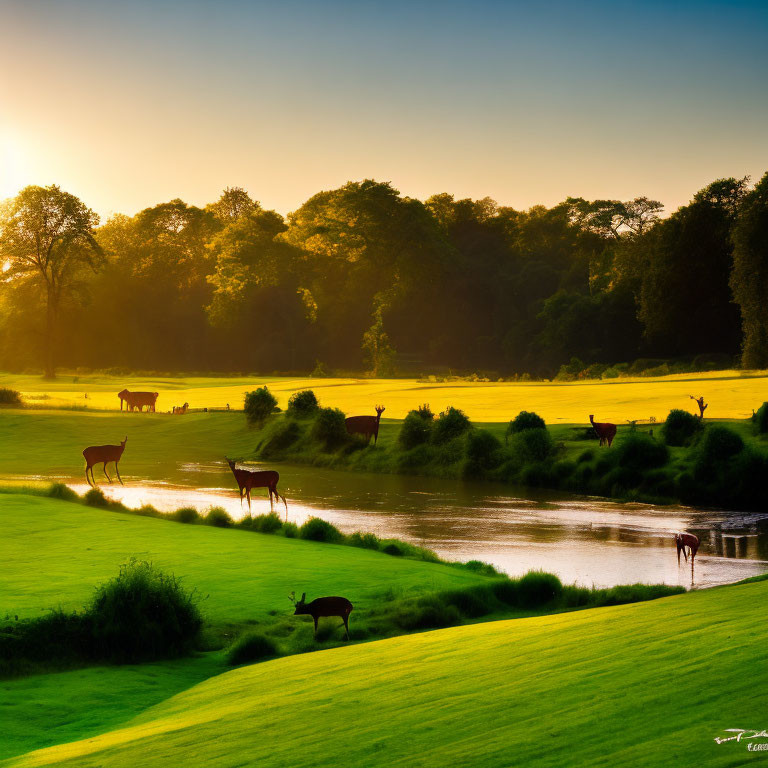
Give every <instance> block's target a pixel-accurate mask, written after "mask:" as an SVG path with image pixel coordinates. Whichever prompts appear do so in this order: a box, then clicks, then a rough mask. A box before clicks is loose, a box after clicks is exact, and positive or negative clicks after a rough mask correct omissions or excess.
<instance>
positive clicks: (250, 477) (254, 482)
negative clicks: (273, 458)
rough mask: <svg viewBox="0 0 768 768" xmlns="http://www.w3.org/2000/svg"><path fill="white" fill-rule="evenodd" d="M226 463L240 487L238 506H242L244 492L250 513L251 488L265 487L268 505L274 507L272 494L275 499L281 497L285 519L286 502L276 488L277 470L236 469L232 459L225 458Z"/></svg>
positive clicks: (286, 511)
mask: <svg viewBox="0 0 768 768" xmlns="http://www.w3.org/2000/svg"><path fill="white" fill-rule="evenodd" d="M227 464H229V468H230V469H231V470H232V474H233V475H234V476H235V480H237V485H238V487H239V488H240V506H241V507H242V506H243V493H245V495H246V498H247V499H248V514H250V513H251V489H253V488H266V489H267V490H268V491H269V506H270V507H271V508H272V509H274V504H273V501H272V495H273V494H274V496H275V499H277V501H280V499H282V500H283V504H285V519H286V520H287V519H288V502H287V501H286V500H285V496H283V495H282V494H280V493H278V490H277V482H278V480H280V474H279V473H278V472H275V470H274V469H262V470H256V469H238V468H237V467H236V466H235V462H234V461H232V459H227Z"/></svg>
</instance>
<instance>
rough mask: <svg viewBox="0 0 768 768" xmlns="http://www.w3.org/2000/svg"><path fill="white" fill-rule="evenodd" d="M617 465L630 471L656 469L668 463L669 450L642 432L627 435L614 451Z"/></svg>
mask: <svg viewBox="0 0 768 768" xmlns="http://www.w3.org/2000/svg"><path fill="white" fill-rule="evenodd" d="M616 457H617V459H618V462H619V465H620V466H622V467H626V468H630V469H637V470H643V469H656V468H657V467H663V466H664V465H665V464H666V463H667V462H668V461H669V449H668V448H667V446H666V445H664V443H661V442H657V441H656V440H654V439H653V438H652V437H650V436H649V435H645V434H643V433H642V432H636V433H635V434H632V435H628V436H627V437H626V438H625V439H624V440H622V441H621V443H619V447H618V448H617V449H616Z"/></svg>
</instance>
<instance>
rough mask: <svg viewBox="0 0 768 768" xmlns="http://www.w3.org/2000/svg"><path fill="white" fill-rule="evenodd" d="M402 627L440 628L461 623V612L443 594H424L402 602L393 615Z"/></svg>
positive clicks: (407, 628) (409, 628) (410, 628)
mask: <svg viewBox="0 0 768 768" xmlns="http://www.w3.org/2000/svg"><path fill="white" fill-rule="evenodd" d="M393 620H394V623H395V624H396V625H397V626H398V627H400V628H401V629H406V630H413V629H440V628H441V627H452V626H455V625H456V624H460V623H461V614H460V613H459V610H458V608H456V606H455V605H449V604H448V603H447V602H446V601H445V600H444V599H443V598H442V596H441V595H437V594H434V595H424V596H423V597H420V598H417V599H415V600H407V601H403V602H402V603H400V605H398V606H397V609H396V610H395V613H394V616H393Z"/></svg>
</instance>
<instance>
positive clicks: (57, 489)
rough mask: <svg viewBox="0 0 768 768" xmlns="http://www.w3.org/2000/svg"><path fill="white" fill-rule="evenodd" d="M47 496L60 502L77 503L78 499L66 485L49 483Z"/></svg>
mask: <svg viewBox="0 0 768 768" xmlns="http://www.w3.org/2000/svg"><path fill="white" fill-rule="evenodd" d="M48 496H50V497H51V498H52V499H61V500H62V501H79V500H80V497H79V496H78V495H77V494H76V493H75V492H74V491H73V490H72V489H71V488H70V487H69V486H68V485H67V484H66V483H51V486H50V488H49V489H48Z"/></svg>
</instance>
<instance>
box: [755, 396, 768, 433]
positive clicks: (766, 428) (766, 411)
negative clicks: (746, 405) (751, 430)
mask: <svg viewBox="0 0 768 768" xmlns="http://www.w3.org/2000/svg"><path fill="white" fill-rule="evenodd" d="M755 426H756V427H757V433H758V434H759V435H764V434H765V433H766V432H768V403H763V404H762V405H761V406H760V407H759V408H758V409H757V413H756V414H755Z"/></svg>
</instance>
